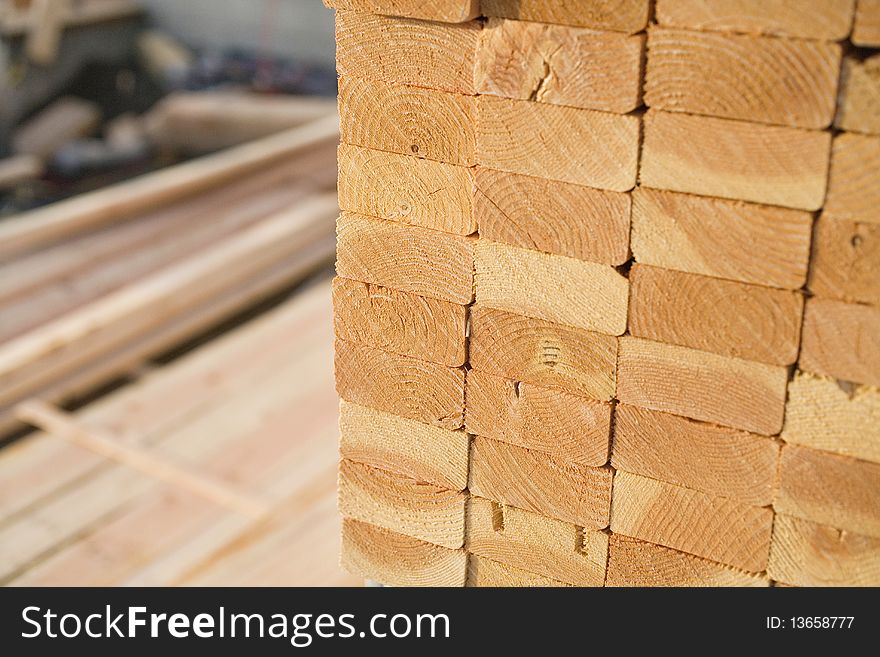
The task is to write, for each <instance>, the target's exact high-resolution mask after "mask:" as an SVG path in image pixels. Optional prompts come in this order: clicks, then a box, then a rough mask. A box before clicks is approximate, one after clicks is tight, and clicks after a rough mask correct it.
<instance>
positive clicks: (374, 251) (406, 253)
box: [336, 212, 476, 304]
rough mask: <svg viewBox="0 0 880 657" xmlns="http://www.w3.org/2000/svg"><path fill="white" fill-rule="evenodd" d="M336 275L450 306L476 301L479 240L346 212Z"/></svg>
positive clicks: (340, 226)
mask: <svg viewBox="0 0 880 657" xmlns="http://www.w3.org/2000/svg"><path fill="white" fill-rule="evenodd" d="M336 241H337V246H336V273H337V274H339V275H340V276H342V277H344V278H350V279H352V280H357V281H364V282H365V283H374V284H376V285H382V286H385V287H390V288H394V289H396V290H401V291H403V292H411V293H413V294H417V295H419V296H425V297H432V298H434V299H441V300H444V301H451V302H452V303H458V304H468V303H470V302H471V301H472V300H473V298H474V283H473V268H474V244H475V243H476V240H475V239H472V238H469V237H462V236H459V235H450V234H448V233H441V232H439V231H434V230H428V229H425V228H418V227H415V226H406V225H403V224H400V223H398V222H395V221H382V220H379V219H373V218H372V217H366V216H364V215H359V214H354V213H351V212H343V213H342V214H341V215H340V216H339V220H338V221H337V222H336Z"/></svg>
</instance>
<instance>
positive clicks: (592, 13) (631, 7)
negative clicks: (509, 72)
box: [481, 0, 650, 34]
mask: <svg viewBox="0 0 880 657" xmlns="http://www.w3.org/2000/svg"><path fill="white" fill-rule="evenodd" d="M481 8H482V12H483V15H485V16H503V17H505V18H516V19H518V20H523V21H540V22H542V23H557V24H561V25H579V26H581V27H591V28H593V29H596V30H612V31H615V32H625V33H627V34H633V33H634V32H639V31H641V30H643V29H644V28H645V26H646V25H647V24H648V15H649V10H650V7H649V2H648V0H482V2H481Z"/></svg>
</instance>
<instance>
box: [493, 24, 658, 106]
mask: <svg viewBox="0 0 880 657" xmlns="http://www.w3.org/2000/svg"><path fill="white" fill-rule="evenodd" d="M644 46H645V37H644V35H641V34H639V35H633V36H627V35H625V34H620V33H615V32H596V31H594V30H586V29H582V28H577V27H567V26H562V25H548V24H547V23H532V22H528V21H518V20H508V19H505V18H490V19H489V20H488V22H487V23H486V25H485V27H484V29H483V35H482V37H481V39H480V49H479V52H478V56H477V73H476V80H477V91H478V92H479V93H481V94H489V95H493V96H501V97H504V98H516V99H520V100H533V101H537V102H539V103H550V104H551V105H568V106H570V107H583V108H586V109H594V110H601V111H603V112H615V113H617V114H626V113H627V112H631V111H632V110H634V109H635V108H637V107H638V106H639V105H641V104H642V93H641V78H642V62H643V61H644Z"/></svg>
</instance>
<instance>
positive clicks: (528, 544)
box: [466, 495, 608, 586]
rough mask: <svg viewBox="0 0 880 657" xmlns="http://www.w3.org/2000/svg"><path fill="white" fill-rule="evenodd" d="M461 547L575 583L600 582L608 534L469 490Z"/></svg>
mask: <svg viewBox="0 0 880 657" xmlns="http://www.w3.org/2000/svg"><path fill="white" fill-rule="evenodd" d="M466 527H467V529H466V536H467V549H468V551H469V552H471V553H473V554H476V555H479V556H481V557H483V558H486V559H492V560H493V561H497V562H499V563H502V564H505V565H508V566H513V567H514V568H520V569H522V570H525V571H527V572H530V573H535V574H537V575H542V576H544V577H550V578H552V579H555V580H558V581H560V582H565V583H566V584H572V585H575V586H602V583H603V582H604V580H605V563H606V561H607V558H608V535H607V534H606V533H604V532H601V531H595V530H590V529H585V528H583V527H579V526H577V525H574V524H571V523H568V522H562V521H561V520H554V519H553V518H548V517H546V516H543V515H539V514H537V513H531V512H529V511H524V510H522V509H518V508H516V507H513V506H506V505H504V504H499V503H497V502H493V501H490V500H487V499H485V498H482V497H475V496H473V495H472V496H471V498H470V500H469V501H468V511H467V525H466Z"/></svg>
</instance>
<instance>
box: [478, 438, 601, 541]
mask: <svg viewBox="0 0 880 657" xmlns="http://www.w3.org/2000/svg"><path fill="white" fill-rule="evenodd" d="M611 478H612V471H611V469H610V468H604V467H603V468H592V467H588V466H583V465H575V464H572V463H566V462H563V461H558V460H556V459H554V458H553V457H550V456H549V455H547V454H544V453H542V452H538V451H535V450H528V449H523V448H522V447H516V446H514V445H510V444H508V443H503V442H501V441H498V440H491V439H489V438H481V437H476V438H474V439H473V442H472V443H471V461H470V472H469V480H468V489H469V490H470V492H471V493H472V494H474V495H478V496H480V497H485V498H488V499H491V500H494V501H496V502H500V503H504V504H509V505H511V506H515V507H518V508H520V509H525V510H526V511H532V512H533V513H539V514H541V515H545V516H549V517H551V518H558V519H559V520H565V521H567V522H573V523H576V524H578V525H581V526H583V527H590V528H592V529H602V528H604V527H607V526H608V513H609V509H610V505H611ZM514 482H516V483H514Z"/></svg>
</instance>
